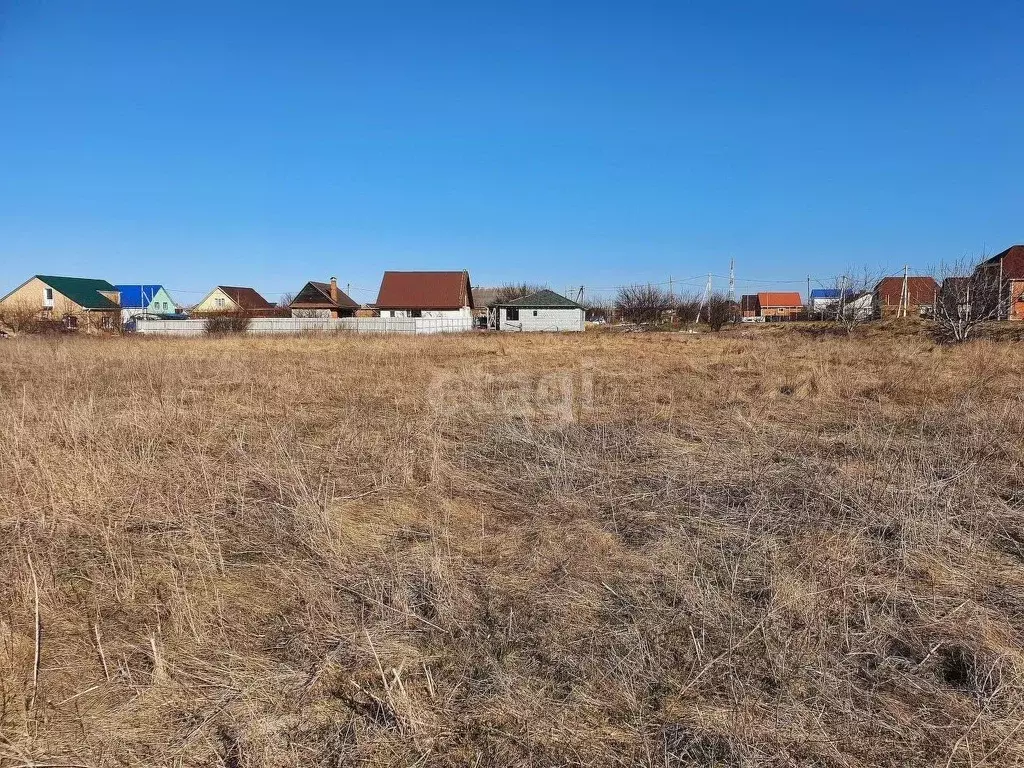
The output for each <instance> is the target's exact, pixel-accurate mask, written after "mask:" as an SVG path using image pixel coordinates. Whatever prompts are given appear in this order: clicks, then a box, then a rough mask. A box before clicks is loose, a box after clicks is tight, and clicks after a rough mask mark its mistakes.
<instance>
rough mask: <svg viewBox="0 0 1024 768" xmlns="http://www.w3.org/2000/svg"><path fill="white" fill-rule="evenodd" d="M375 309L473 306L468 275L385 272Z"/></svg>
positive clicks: (458, 307) (459, 273) (461, 273)
mask: <svg viewBox="0 0 1024 768" xmlns="http://www.w3.org/2000/svg"><path fill="white" fill-rule="evenodd" d="M374 306H375V307H377V309H462V308H463V307H472V306H473V289H472V288H471V287H470V285H469V272H467V271H465V270H463V271H461V272H385V273H384V278H383V279H382V280H381V282H380V291H378V293H377V301H376V303H375V304H374Z"/></svg>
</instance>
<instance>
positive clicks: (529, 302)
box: [492, 288, 583, 309]
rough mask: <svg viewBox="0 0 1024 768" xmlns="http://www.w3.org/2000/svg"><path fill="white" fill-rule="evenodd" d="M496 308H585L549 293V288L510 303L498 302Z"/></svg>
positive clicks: (563, 297) (551, 292)
mask: <svg viewBox="0 0 1024 768" xmlns="http://www.w3.org/2000/svg"><path fill="white" fill-rule="evenodd" d="M492 306H495V307H530V308H534V307H536V308H540V309H582V308H583V307H582V306H580V305H579V304H577V303H576V302H575V301H572V300H570V299H567V298H565V296H562V295H561V294H558V293H555V292H554V291H549V290H548V289H547V288H545V289H544V290H541V291H537V292H536V293H531V294H530V295H529V296H520V297H519V298H518V299H512V300H510V301H502V302H496V303H494V304H493V305H492Z"/></svg>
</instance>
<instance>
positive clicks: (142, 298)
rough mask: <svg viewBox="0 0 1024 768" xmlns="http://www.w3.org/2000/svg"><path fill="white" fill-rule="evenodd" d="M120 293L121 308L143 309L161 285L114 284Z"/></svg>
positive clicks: (151, 300) (150, 301) (161, 287)
mask: <svg viewBox="0 0 1024 768" xmlns="http://www.w3.org/2000/svg"><path fill="white" fill-rule="evenodd" d="M114 287H115V288H116V289H117V290H118V292H119V293H120V294H121V307H122V309H145V308H146V307H148V306H149V305H150V304H151V303H152V302H153V299H154V298H155V297H156V295H157V294H158V293H159V292H160V291H161V289H163V286H162V285H115V286H114Z"/></svg>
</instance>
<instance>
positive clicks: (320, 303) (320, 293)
mask: <svg viewBox="0 0 1024 768" xmlns="http://www.w3.org/2000/svg"><path fill="white" fill-rule="evenodd" d="M288 306H289V307H326V308H330V307H338V308H342V309H358V308H359V303H358V302H355V301H353V300H352V298H351V297H350V296H349V295H348V294H347V293H345V292H344V291H343V290H341V289H340V288H339V289H338V300H337V301H334V299H332V298H331V284H330V283H318V282H315V281H313V280H310V281H309V282H308V283H306V284H305V285H304V286H302V290H301V291H299V292H298V294H296V296H295V298H294V299H292V303H291V304H289V305H288Z"/></svg>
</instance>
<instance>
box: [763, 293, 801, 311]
mask: <svg viewBox="0 0 1024 768" xmlns="http://www.w3.org/2000/svg"><path fill="white" fill-rule="evenodd" d="M757 300H758V301H759V302H760V304H761V309H765V308H766V307H802V306H803V305H804V301H803V299H801V298H800V294H799V293H798V292H797V291H765V292H764V293H759V294H757Z"/></svg>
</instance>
